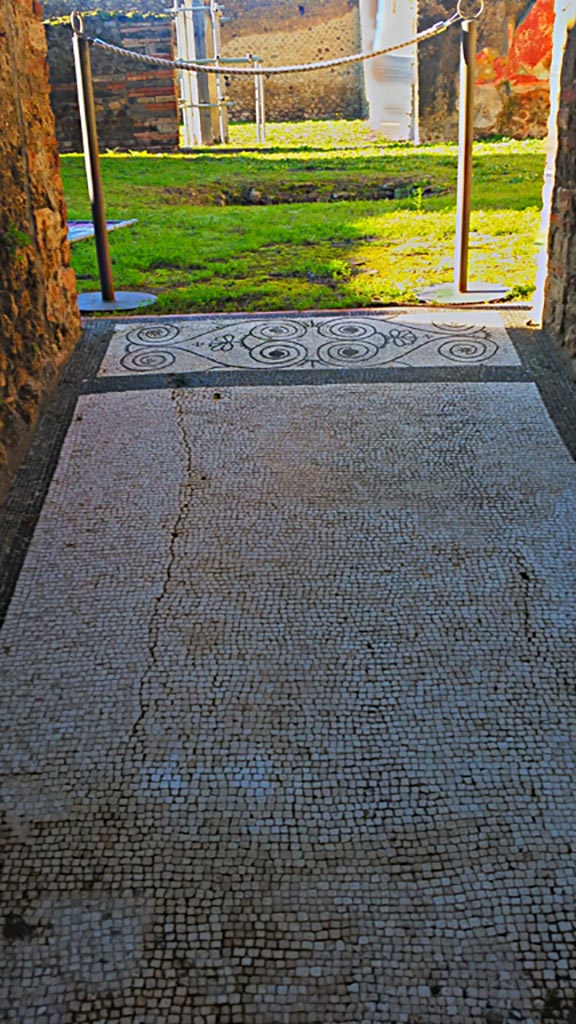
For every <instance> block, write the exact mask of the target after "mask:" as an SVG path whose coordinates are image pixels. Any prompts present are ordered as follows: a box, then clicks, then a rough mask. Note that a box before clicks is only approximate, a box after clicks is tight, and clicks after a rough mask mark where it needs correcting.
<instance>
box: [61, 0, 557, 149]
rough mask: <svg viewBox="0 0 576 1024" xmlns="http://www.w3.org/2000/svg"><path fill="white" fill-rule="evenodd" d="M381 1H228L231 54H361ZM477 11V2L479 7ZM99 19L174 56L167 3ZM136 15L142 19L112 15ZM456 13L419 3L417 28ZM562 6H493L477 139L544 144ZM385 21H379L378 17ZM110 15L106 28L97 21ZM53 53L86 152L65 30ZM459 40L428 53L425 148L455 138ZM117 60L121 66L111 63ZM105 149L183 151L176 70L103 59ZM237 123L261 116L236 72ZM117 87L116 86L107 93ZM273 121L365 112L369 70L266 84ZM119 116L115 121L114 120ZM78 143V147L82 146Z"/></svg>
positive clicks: (433, 2)
mask: <svg viewBox="0 0 576 1024" xmlns="http://www.w3.org/2000/svg"><path fill="white" fill-rule="evenodd" d="M359 2H360V3H366V4H368V5H370V4H372V7H374V10H375V0H268V2H266V3H264V2H263V0H228V2H226V0H224V4H223V10H224V15H225V18H226V19H227V20H226V22H225V23H224V24H223V27H222V42H223V47H222V52H223V55H224V56H226V57H245V56H246V54H247V53H253V54H255V55H256V56H259V57H262V58H263V59H264V60H265V61H266V62H267V63H270V64H278V63H286V62H297V63H300V62H311V61H314V60H318V59H321V58H323V57H327V56H330V57H333V56H340V55H343V54H348V53H352V52H355V51H358V50H359V49H361V48H362V47H361V43H360V18H359V11H358V3H359ZM470 2H471V4H472V6H475V4H474V0H470ZM76 6H77V4H76V2H75V0H45V12H46V14H47V15H48V16H49V17H50V18H52V17H57V16H63V15H65V14H66V13H67V12H69V11H70V10H72V9H73V8H74V7H76ZM98 8H99V9H100V10H101V14H100V15H98V16H94V20H92V19H90V21H91V23H92V24H93V27H94V29H95V30H96V29H97V30H98V34H101V35H102V36H103V37H104V38H108V39H110V40H111V41H117V42H120V43H124V44H125V45H131V46H132V47H134V48H135V49H139V48H141V49H143V50H145V51H147V52H151V51H154V52H158V53H162V54H164V53H167V52H169V49H170V40H169V28H168V25H167V24H166V17H165V15H164V16H163V15H162V14H161V12H165V10H166V5H165V3H164V0H126V4H125V5H124V6H123V5H122V3H121V2H120V0H98ZM118 9H123V13H124V15H126V14H127V13H128V12H129V11H131V10H134V9H136V11H137V15H136V17H134V16H133V15H132V16H131V17H124V18H117V17H111V16H110V14H109V15H108V20H106V12H111V11H115V10H118ZM453 10H454V0H420V3H419V27H420V28H426V27H428V26H429V25H431V24H433V23H434V22H436V21H438V20H442V19H444V18H445V17H447V16H448V15H449V14H451V13H452V12H453ZM552 13H553V0H492V2H491V3H490V4H486V8H485V12H484V14H483V16H482V18H481V20H480V22H479V50H480V52H479V61H478V93H477V110H476V133H477V135H478V136H479V137H483V136H486V135H488V134H491V133H494V132H496V133H499V134H505V135H509V136H512V137H516V138H524V137H527V136H539V137H542V136H544V135H545V133H546V120H547V116H548V109H549V104H548V68H549V58H550V50H551V31H552ZM374 16H375V15H374ZM98 19H100V20H98ZM48 31H49V44H50V50H51V51H52V49H53V47H54V50H55V52H54V56H51V57H50V62H51V66H52V80H53V86H54V104H55V109H56V111H57V122H58V132H59V138H60V139H61V146H62V149H63V150H64V151H69V150H70V149H77V148H79V134H78V127H77V115H76V111H75V90H74V84H73V77H72V67H71V63H70V56H69V49H68V46H69V41H68V36H67V31H68V30H67V29H65V30H64V31H63V30H62V29H58V30H56V29H54V30H53V29H52V28H49V30H48ZM459 36H460V33H459V31H458V29H457V28H452V29H451V30H450V31H448V32H446V33H444V34H443V35H441V36H439V37H437V38H436V39H431V40H428V41H426V42H425V43H423V44H422V45H421V46H420V53H419V60H420V71H419V79H420V121H421V136H422V138H423V139H424V140H433V139H439V138H447V139H450V138H456V137H457V120H458V112H457V94H458V61H459ZM111 60H113V61H116V63H115V64H114V63H111ZM93 62H94V67H95V77H96V91H97V102H98V105H99V108H100V123H101V133H102V136H103V137H102V145H103V147H106V146H108V147H109V148H115V147H118V148H123V149H130V148H143V147H144V146H145V147H146V148H148V149H153V150H155V149H156V150H160V149H171V148H174V145H175V144H176V143H175V128H174V118H175V116H176V114H175V100H174V97H173V89H172V81H171V76H170V73H169V72H156V71H154V70H151V69H146V68H145V66H144V65H135V64H130V63H123V62H122V61H121V60H119V59H118V58H110V56H109V55H107V54H106V55H104V54H102V53H101V52H96V51H95V52H94V53H93ZM228 81H229V90H228V91H229V98H230V100H231V101H232V103H233V106H232V107H231V109H230V114H231V119H232V120H253V118H254V90H253V84H252V81H251V80H249V79H242V78H238V77H232V76H230V77H229V79H228ZM109 83H110V85H109ZM265 94H266V109H267V118H268V119H269V120H287V119H293V118H294V119H296V120H297V119H302V118H329V117H338V116H340V117H345V118H356V117H364V116H366V115H367V108H366V100H365V95H364V85H363V71H362V67H361V66H360V65H353V66H350V67H344V68H337V69H332V70H329V71H322V72H317V73H306V74H300V75H299V74H294V75H289V76H279V77H271V78H268V79H267V80H266V82H265ZM110 114H111V115H112V116H110ZM73 138H74V141H72V139H73Z"/></svg>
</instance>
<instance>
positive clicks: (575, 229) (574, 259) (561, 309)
mask: <svg viewBox="0 0 576 1024" xmlns="http://www.w3.org/2000/svg"><path fill="white" fill-rule="evenodd" d="M544 324H545V326H546V327H547V328H548V330H549V331H550V332H551V333H552V334H553V335H554V337H555V338H556V340H557V341H558V342H559V343H560V345H562V346H563V347H564V348H565V349H566V350H567V352H568V354H569V355H570V356H571V357H572V358H575V357H576V24H573V25H572V27H571V29H570V30H569V32H568V38H567V45H566V50H565V52H564V59H563V63H562V75H561V86H560V102H559V109H558V149H557V154H556V169H555V181H554V190H553V195H552V209H551V215H550V235H549V244H548V278H547V284H546V296H545V303H544Z"/></svg>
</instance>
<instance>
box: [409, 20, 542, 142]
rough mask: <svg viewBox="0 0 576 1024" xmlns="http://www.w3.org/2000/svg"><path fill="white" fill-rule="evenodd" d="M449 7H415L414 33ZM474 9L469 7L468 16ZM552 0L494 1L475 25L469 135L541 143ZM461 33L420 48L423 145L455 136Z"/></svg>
mask: <svg viewBox="0 0 576 1024" xmlns="http://www.w3.org/2000/svg"><path fill="white" fill-rule="evenodd" d="M454 6H455V5H454V3H453V0H420V4H419V28H421V29H422V28H428V26H430V25H432V24H434V23H435V22H436V21H439V20H442V19H444V18H446V17H447V16H448V15H450V14H451V13H452V12H453V10H454ZM475 7H476V4H475V2H474V0H470V9H471V10H473V9H474V8H475ZM553 21H554V0H493V2H492V3H489V4H488V3H487V4H486V5H485V9H484V13H483V15H482V17H481V18H480V19H479V22H478V63H477V76H476V82H477V91H476V111H475V119H474V120H475V129H476V136H477V137H478V138H482V137H485V136H486V135H490V134H499V135H508V136H509V137H510V138H519V139H522V138H529V137H533V138H544V137H545V135H546V126H547V119H548V111H549V97H548V77H549V70H550V60H551V54H552V29H553ZM459 48H460V31H459V30H458V29H457V28H452V29H450V30H449V31H448V32H445V33H443V34H442V35H440V36H438V37H436V38H434V39H429V40H427V41H426V42H425V43H422V45H421V46H420V52H419V60H420V75H419V79H420V119H421V134H422V139H423V141H426V140H429V139H440V138H445V139H457V137H458V127H457V124H458V66H459Z"/></svg>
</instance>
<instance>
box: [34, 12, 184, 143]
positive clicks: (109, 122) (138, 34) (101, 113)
mask: <svg viewBox="0 0 576 1024" xmlns="http://www.w3.org/2000/svg"><path fill="white" fill-rule="evenodd" d="M84 25H85V32H86V34H87V35H89V36H97V37H98V38H100V39H104V40H106V42H109V43H114V44H115V45H117V46H124V47H126V48H127V49H131V50H137V51H138V52H141V53H149V54H154V55H156V56H160V57H171V56H172V44H171V23H170V19H169V18H168V16H167V15H156V14H141V13H138V14H135V15H130V16H127V15H107V14H106V13H99V14H87V15H85V16H84ZM46 36H47V40H48V61H49V65H50V84H51V87H52V106H53V109H54V113H55V116H56V135H57V138H58V145H59V147H60V152H61V153H74V152H78V151H81V150H82V137H81V133H80V120H79V114H78V101H77V95H76V81H75V75H74V60H73V55H72V42H71V40H72V33H71V29H70V23H69V19H68V18H64V19H63V20H62V21H56V22H54V21H52V22H47V23H46ZM90 56H91V64H92V77H93V82H94V101H95V105H96V118H97V123H98V137H99V142H100V147H101V149H103V150H104V149H120V150H128V149H133V150H150V151H152V152H166V151H170V150H174V149H177V147H178V107H177V97H176V87H175V81H174V75H173V72H172V70H171V69H170V68H162V67H154V66H152V65H147V64H143V63H140V62H138V61H134V60H132V59H131V58H122V57H119V56H117V55H116V54H113V53H110V52H109V51H105V50H102V49H99V48H98V47H92V50H91V53H90Z"/></svg>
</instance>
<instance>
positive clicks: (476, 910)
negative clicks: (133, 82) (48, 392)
mask: <svg viewBox="0 0 576 1024" xmlns="http://www.w3.org/2000/svg"><path fill="white" fill-rule="evenodd" d="M480 321H482V318H481V317H480ZM271 322H272V323H273V324H275V323H284V321H283V320H282V319H271ZM332 322H333V321H328V320H326V319H324V318H318V319H316V318H314V324H313V326H312V327H310V328H309V330H310V331H311V332H313V340H312V341H310V342H309V341H307V342H306V345H307V348H306V351H307V353H308V354H307V356H306V359H312V358H313V357H312V355H311V353H313V352H316V353H317V352H318V351H319V347H318V348H315V347H314V346H316V345H318V346H320V342H319V340H318V339H319V337H324V335H321V334H320V327H321V326H323V325H325V324H326V323H332ZM351 322H352V323H355V322H356V321H355V319H354V318H351ZM386 322H388V321H386ZM179 323H180V321H175V324H176V325H178V324H179ZM243 323H244V326H246V324H247V321H243ZM370 323H371V324H372V319H370ZM474 323H475V324H476V326H478V322H477V321H474ZM165 326H167V327H170V326H171V325H170V322H166V324H164V323H162V324H159V325H158V327H165ZM203 326H204V324H203ZM473 326H474V324H473ZM479 326H480V328H482V329H483V328H484V327H486V324H485V323H482V322H480V324H479ZM139 329H140V328H139ZM149 329H150V328H147V330H149ZM223 329H224V330H225V331H226V332H228V331H230V333H231V329H230V328H229V327H228V326H226V327H225V328H223ZM243 329H244V328H243ZM250 329H251V330H252V329H253V328H252V327H251V328H250ZM378 329H379V330H380V328H378ZM422 329H423V330H424V331H427V330H428V329H429V328H428V327H423V328H422ZM487 329H488V328H487ZM132 330H133V328H130V329H129V332H127V331H125V330H124V333H123V332H122V330H121V331H117V332H115V335H114V337H113V339H112V341H111V344H110V348H109V351H108V354H107V356H106V357H105V360H104V362H105V365H106V367H107V368H108V370H107V372H110V373H114V374H118V372H119V371H118V363H117V360H119V359H124V358H125V354H126V350H127V346H129V345H131V344H134V342H133V340H132V339H133V335H132V334H131V333H130V332H132ZM386 330H388V327H386ZM489 331H490V337H491V338H492V339H493V338H495V336H496V331H497V326H496V325H491V326H490V327H489ZM129 333H130V337H129ZM470 333H472V332H470ZM373 336H374V335H371V336H370V337H373ZM252 337H255V336H254V335H252ZM301 337H302V336H301ZM498 338H499V339H500V336H499V335H498ZM140 340H142V338H140ZM484 342H486V343H487V340H486V337H485V336H484ZM263 343H264V344H266V343H267V342H263ZM329 343H330V344H332V342H329ZM441 343H442V344H444V340H442V342H441ZM458 343H459V344H460V342H458ZM274 344H277V341H275V342H274ZM286 344H287V342H286ZM322 344H324V342H322ZM343 344H348V342H343ZM374 344H376V343H375V342H374ZM437 344H438V341H434V342H433V343H432V344H431V345H430V346H428V348H429V349H430V350H432V349H434V346H436V345H437ZM235 345H236V342H235V341H234V342H233V343H232V349H230V350H228V351H227V352H226V353H225V354H234V353H235V351H236V349H235ZM498 345H499V350H498V351H499V353H504V352H509V349H511V345H510V342H509V341H508V340H507V339H501V340H498ZM426 347H427V345H426V344H425V345H424V346H423V348H422V350H421V351H422V352H423V351H424V350H425V349H426ZM435 351H436V350H435ZM129 354H130V356H131V357H133V356H135V355H136V354H137V352H136V350H135V349H132V350H131V351H130V353H129ZM173 354H174V358H175V359H176V358H180V353H179V351H178V353H176V352H174V353H173ZM189 356H190V353H184V355H183V358H186V359H188V357H189ZM191 358H196V356H195V355H192V356H191ZM234 358H236V356H234ZM303 358H304V357H303ZM506 358H509V359H511V360H517V357H516V356H515V354H514V353H513V351H512V352H511V353H509V354H508V355H507V357H506ZM186 365H189V364H186ZM124 371H125V372H126V373H128V367H127V366H126V365H124ZM139 372H140V371H139V369H138V368H137V367H136V368H135V369H134V371H133V375H136V374H138V373H139ZM303 372H304V373H305V372H306V371H305V370H303ZM313 377H314V370H313V369H312V371H311V373H310V376H309V378H304V379H303V383H302V384H299V385H298V386H297V387H293V386H278V385H276V384H275V385H274V386H267V385H265V386H250V385H246V386H244V385H243V384H242V383H240V384H232V385H231V386H224V387H222V386H219V387H218V388H217V389H215V388H213V387H212V388H210V387H188V388H183V387H178V388H173V387H170V386H164V387H158V388H157V387H152V388H148V389H146V388H144V389H141V390H138V389H132V390H129V389H128V390H124V391H117V390H110V391H108V392H104V393H86V394H84V395H83V396H82V397H80V399H79V401H78V404H77V407H76V412H75V415H74V419H73V422H72V424H71V427H70V429H69V432H68V435H67V438H66V441H65V443H64V447H63V449H62V452H61V457H60V461H59V463H58V466H57V468H56V471H55V474H54V477H53V479H52V483H51V486H50V490H49V493H48V497H47V499H46V501H45V504H44V508H43V511H42V514H41V516H40V519H39V522H38V525H37V527H36V531H35V533H34V537H33V540H32V543H31V546H30V548H29V551H28V555H27V558H26V561H25V563H24V567H23V569H22V572H21V574H20V578H19V581H18V585H17V588H16V591H15V593H14V596H13V599H12V602H11V604H10V607H9V610H8V614H7V617H6V620H5V623H4V627H3V629H2V632H1V633H0V679H1V680H2V681H3V682H2V684H1V685H0V692H1V694H2V700H3V705H4V706H3V712H4V713H3V714H2V715H1V716H0V730H1V736H0V759H1V760H0V769H1V771H0V783H1V790H2V799H3V806H4V811H5V817H4V824H3V833H2V835H3V843H4V871H3V876H2V894H3V907H4V915H5V916H4V928H3V937H2V940H1V941H2V977H3V978H4V989H3V995H2V997H1V1000H0V1015H2V1014H3V1016H2V1019H3V1020H6V1021H7V1022H10V1024H12V1022H18V1024H32V1022H35V1024H36V1022H40V1021H43V1022H45V1024H112V1022H126V1024H127V1022H129V1024H160V1022H162V1024H163V1022H167V1024H224V1022H228V1024H236V1022H238V1024H332V1022H334V1024H449V1022H453V1024H512V1022H519V1024H540V1022H546V1021H564V1022H565V1024H569V1022H572V1021H573V1019H574V1018H573V1007H574V997H575V995H576V991H575V989H576V959H575V956H576V943H575V938H576V936H575V931H576V913H575V906H576V875H575V871H574V865H575V847H576V835H575V822H576V795H575V792H576V791H575V787H574V776H575V771H576V744H575V742H574V740H575V738H576V737H575V730H574V725H575V721H576V690H575V687H574V665H575V663H576V659H575V644H574V636H575V634H576V600H575V598H576V573H575V569H576V466H575V464H574V462H573V461H572V459H571V457H570V455H569V453H568V451H567V449H566V448H565V447H564V444H563V442H562V440H561V439H560V436H559V434H558V433H557V431H556V429H555V428H554V426H553V425H552V422H551V421H550V419H549V417H548V414H547V412H546V409H545V407H544V405H543V403H542V400H541V398H540V395H539V392H538V389H537V387H536V384H535V383H533V382H530V381H528V382H521V381H519V382H510V381H499V380H490V381H487V382H484V383H474V382H469V381H464V380H463V381H462V382H458V381H456V382H454V381H450V382H437V381H430V380H426V377H425V371H423V375H422V379H421V380H419V381H417V382H414V383H409V384H402V383H397V382H387V383H353V384H347V383H345V382H343V383H340V382H339V383H337V384H331V385H326V386H324V385H321V386H318V385H317V384H314V382H313ZM242 379H243V378H242Z"/></svg>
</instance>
